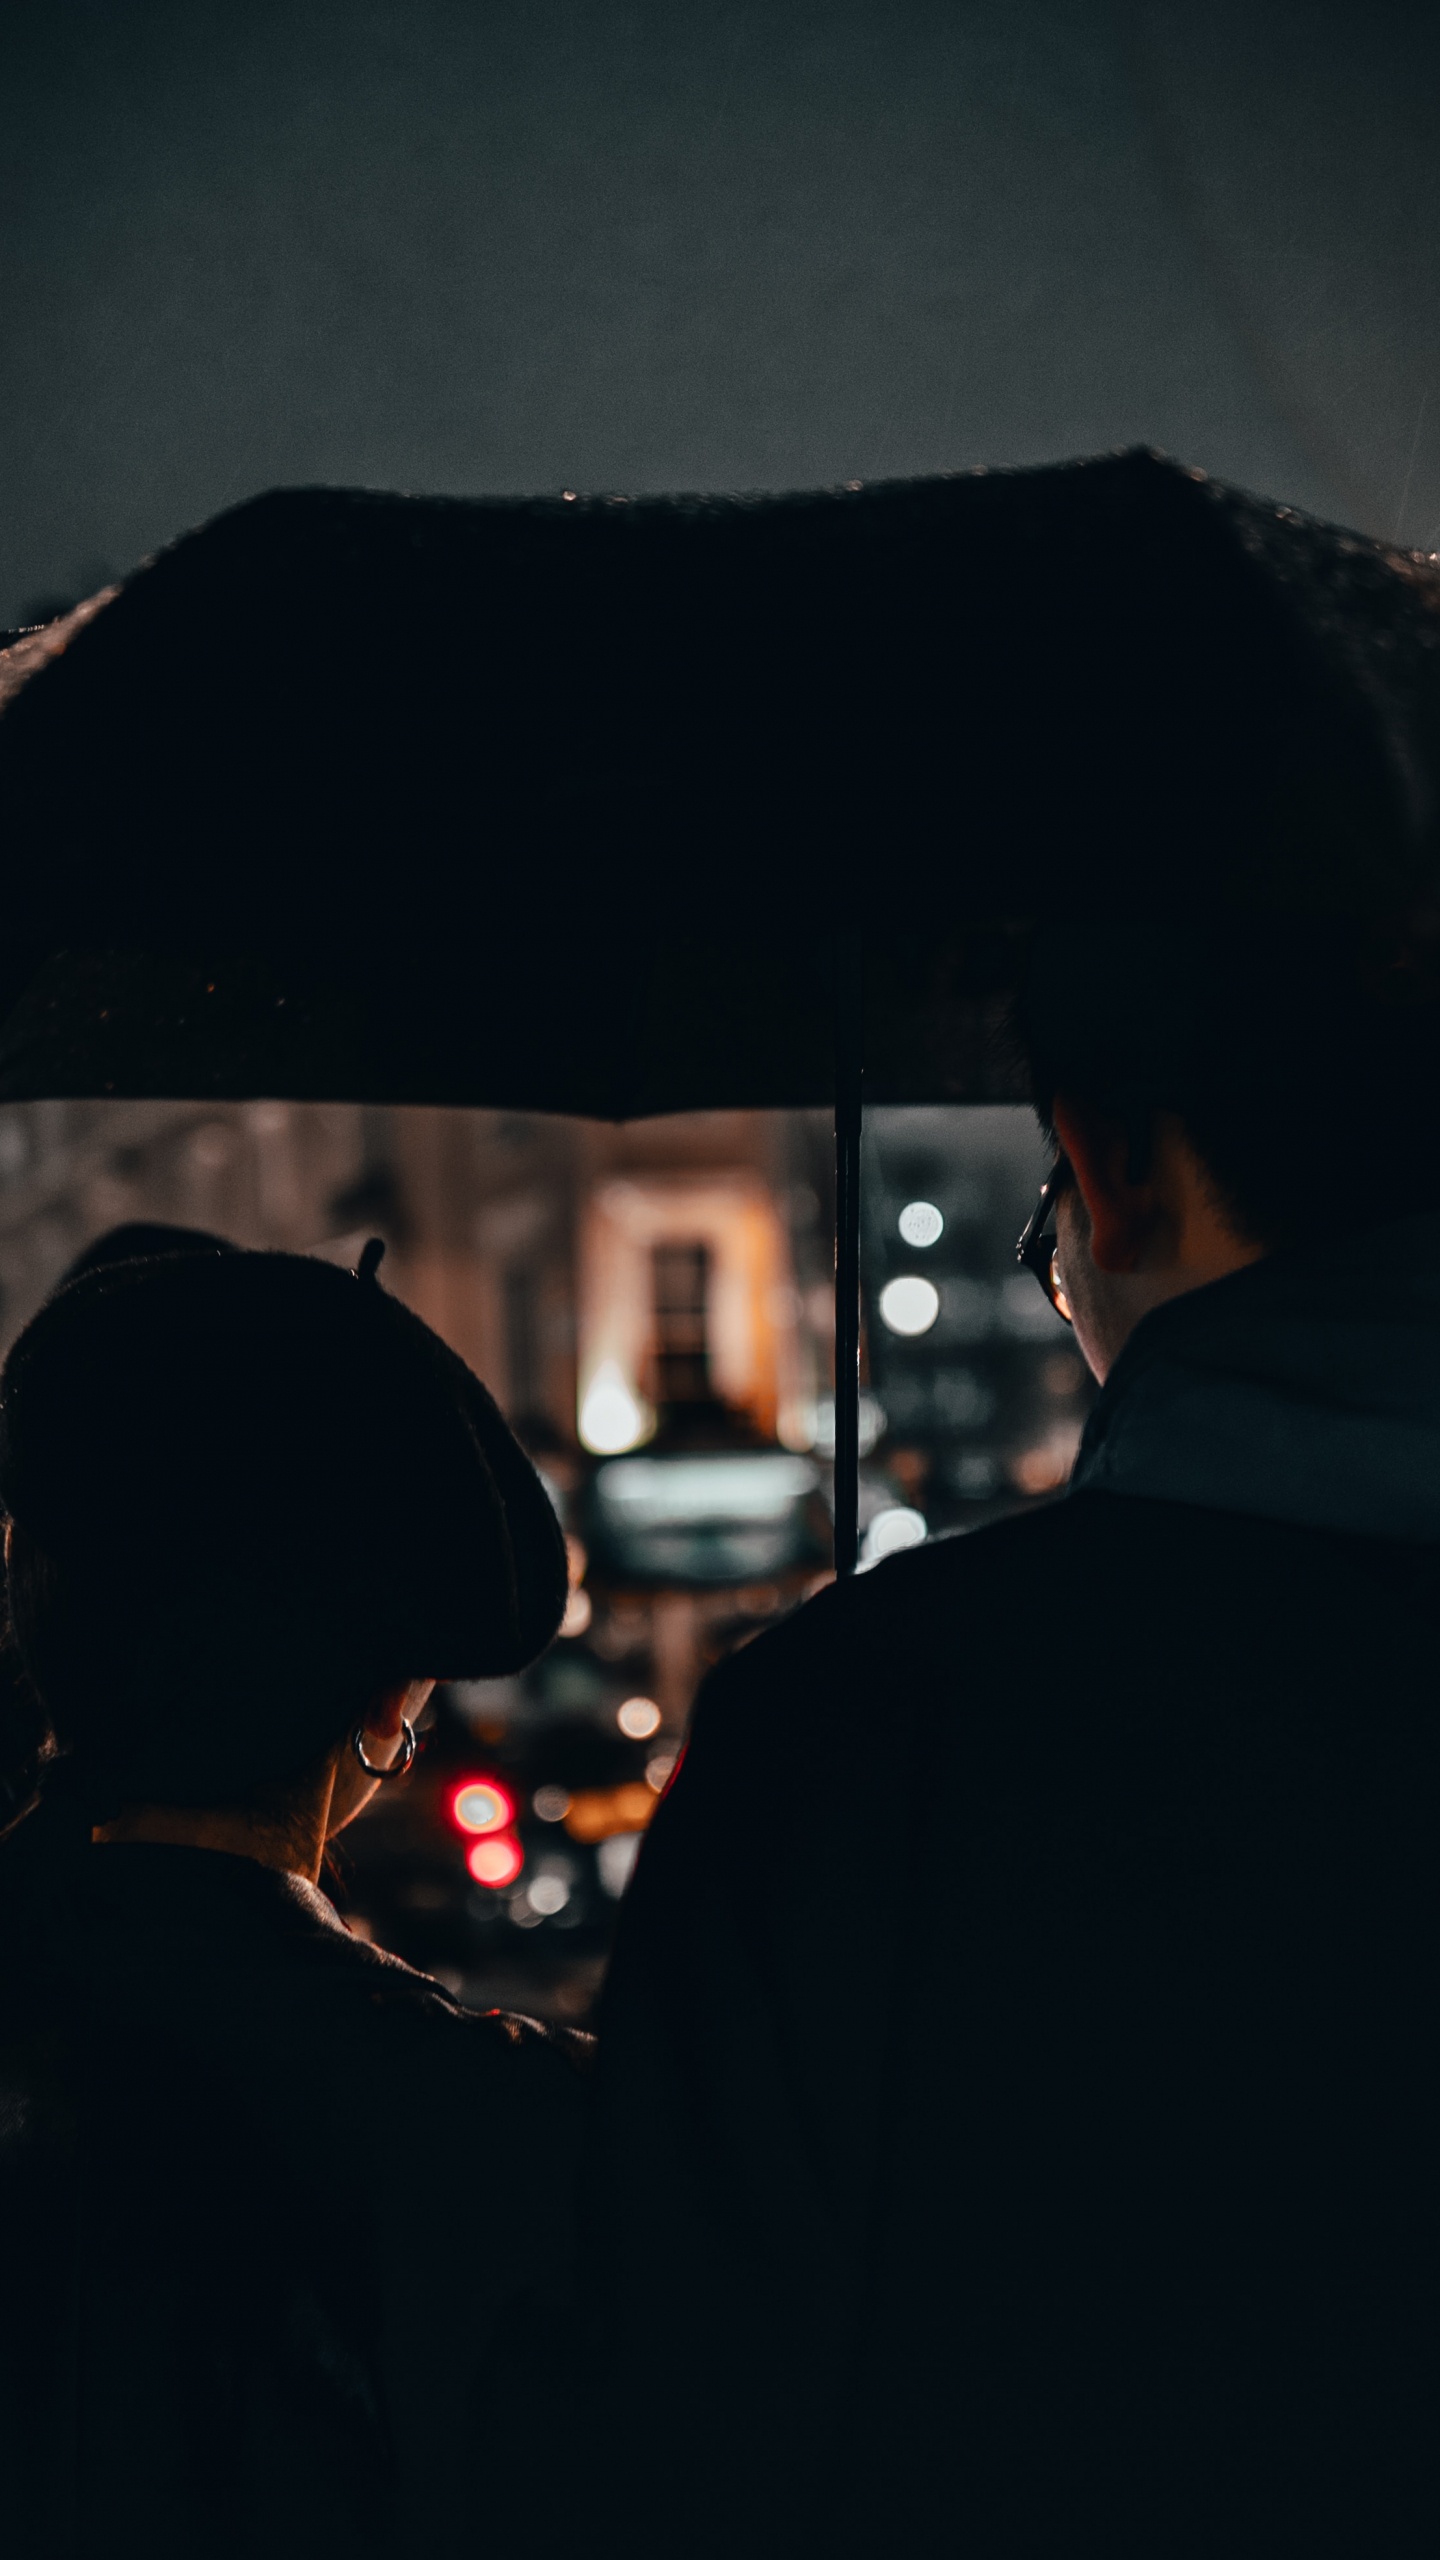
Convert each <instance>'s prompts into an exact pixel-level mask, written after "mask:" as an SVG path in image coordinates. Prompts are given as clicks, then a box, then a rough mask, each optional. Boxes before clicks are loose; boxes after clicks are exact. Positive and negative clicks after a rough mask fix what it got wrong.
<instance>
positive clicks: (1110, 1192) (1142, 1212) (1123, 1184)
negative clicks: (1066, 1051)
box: [1052, 1094, 1158, 1271]
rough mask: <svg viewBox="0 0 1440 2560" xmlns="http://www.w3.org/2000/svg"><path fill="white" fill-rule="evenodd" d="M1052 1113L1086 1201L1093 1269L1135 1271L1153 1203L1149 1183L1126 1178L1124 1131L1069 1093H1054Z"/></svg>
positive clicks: (1147, 1238) (1151, 1229)
mask: <svg viewBox="0 0 1440 2560" xmlns="http://www.w3.org/2000/svg"><path fill="white" fill-rule="evenodd" d="M1052 1117H1053V1120H1054V1124H1055V1135H1056V1137H1057V1139H1058V1140H1059V1142H1060V1146H1061V1148H1062V1150H1063V1152H1064V1154H1065V1156H1066V1158H1067V1160H1068V1162H1069V1165H1070V1169H1071V1171H1072V1173H1073V1174H1074V1176H1075V1185H1076V1188H1077V1190H1078V1191H1079V1193H1080V1197H1081V1199H1082V1200H1083V1201H1084V1203H1085V1214H1086V1217H1087V1218H1088V1220H1089V1223H1090V1259H1091V1261H1092V1262H1093V1263H1094V1265H1095V1268H1096V1270H1097V1271H1138V1270H1139V1268H1140V1265H1141V1263H1142V1262H1143V1261H1144V1259H1145V1256H1146V1252H1147V1249H1148V1247H1149V1245H1150V1243H1151V1241H1152V1239H1153V1237H1154V1233H1155V1224H1156V1216H1157V1210H1158V1202H1157V1200H1156V1195H1155V1189H1154V1185H1153V1184H1152V1183H1150V1182H1133V1181H1132V1180H1131V1178H1130V1160H1131V1157H1130V1150H1131V1139H1130V1132H1129V1130H1128V1129H1127V1128H1126V1127H1125V1125H1124V1123H1123V1122H1122V1121H1120V1120H1117V1119H1115V1118H1113V1117H1112V1116H1111V1115H1110V1114H1109V1113H1108V1112H1104V1111H1099V1110H1097V1109H1096V1108H1095V1106H1094V1104H1093V1103H1088V1102H1079V1101H1076V1100H1075V1098H1074V1097H1073V1096H1072V1095H1069V1094H1057V1095H1056V1097H1055V1104H1054V1110H1053V1113H1052Z"/></svg>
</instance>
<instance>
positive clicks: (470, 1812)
mask: <svg viewBox="0 0 1440 2560" xmlns="http://www.w3.org/2000/svg"><path fill="white" fill-rule="evenodd" d="M450 1819H451V1821H452V1822H453V1823H454V1825H455V1828H456V1830H457V1831H468V1832H471V1833H475V1834H484V1833H485V1832H487V1831H505V1830H507V1829H508V1828H509V1826H510V1824H511V1823H512V1822H513V1821H514V1819H515V1800H514V1798H513V1796H511V1795H510V1794H509V1793H508V1792H507V1790H506V1789H505V1788H504V1787H502V1786H501V1784H500V1781H499V1779H498V1778H462V1779H461V1781H460V1784H459V1786H458V1787H456V1788H455V1789H454V1790H453V1792H452V1794H451V1797H450Z"/></svg>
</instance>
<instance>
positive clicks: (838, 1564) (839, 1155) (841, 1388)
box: [835, 932, 864, 1577]
mask: <svg viewBox="0 0 1440 2560" xmlns="http://www.w3.org/2000/svg"><path fill="white" fill-rule="evenodd" d="M836 960H837V967H836V977H835V1571H836V1574H837V1575H839V1576H842V1577H843V1576H845V1575H847V1574H851V1573H853V1572H854V1570H855V1564H856V1557H857V1554H858V1549H859V1517H860V1114H861V1077H862V1073H863V1065H864V980H863V976H862V964H861V950H860V938H859V935H858V934H857V933H853V932H849V933H842V934H841V936H840V939H839V949H838V952H837V954H836Z"/></svg>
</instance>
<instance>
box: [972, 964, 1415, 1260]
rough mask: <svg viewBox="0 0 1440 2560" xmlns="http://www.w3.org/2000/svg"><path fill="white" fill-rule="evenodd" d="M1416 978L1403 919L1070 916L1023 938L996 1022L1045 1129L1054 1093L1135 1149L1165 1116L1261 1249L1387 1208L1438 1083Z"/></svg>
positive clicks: (1400, 1197) (1410, 1162) (1384, 1214)
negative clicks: (1006, 1031) (1076, 1101)
mask: <svg viewBox="0 0 1440 2560" xmlns="http://www.w3.org/2000/svg"><path fill="white" fill-rule="evenodd" d="M1434 979H1435V971H1434V968H1433V964H1432V956H1431V937H1430V936H1429V934H1428V932H1427V931H1425V930H1424V929H1423V928H1422V927H1420V926H1418V925H1415V924H1411V925H1408V926H1407V927H1406V928H1405V929H1403V930H1400V929H1397V930H1396V931H1394V932H1389V933H1386V932H1380V931H1377V930H1374V929H1366V928H1364V927H1361V926H1357V925H1354V924H1349V923H1345V922H1340V921H1335V920H1325V919H1322V920H1314V919H1311V920H1307V921H1303V922H1296V921H1294V920H1281V919H1276V918H1274V917H1258V918H1257V917H1254V916H1248V917H1242V916H1233V917H1228V918H1216V917H1214V916H1210V917H1205V918H1195V919H1191V920H1189V921H1188V922H1176V921H1173V920H1169V921H1166V922H1164V923H1163V924H1162V923H1156V922H1153V921H1146V920H1135V919H1127V920H1118V919H1114V920H1111V921H1110V922H1108V923H1102V924H1098V925H1097V924H1095V923H1092V922H1085V923H1074V924H1069V925H1067V926H1065V927H1064V928H1063V929H1062V928H1059V927H1053V928H1051V929H1049V930H1047V931H1046V932H1045V933H1043V934H1041V935H1040V936H1038V937H1037V939H1036V942H1035V945H1034V946H1033V949H1032V952H1031V956H1030V962H1029V967H1028V970H1027V974H1026V977H1025V980H1024V983H1023V985H1022V987H1021V990H1020V993H1019V995H1018V998H1017V1000H1016V1004H1015V1008H1014V1014H1013V1022H1014V1029H1015V1033H1016V1037H1017V1040H1018V1045H1019V1047H1020V1049H1021V1052H1022V1055H1023V1058H1024V1062H1025V1067H1026V1071H1027V1074H1028V1078H1029V1085H1030V1092H1031V1098H1032V1100H1033V1102H1034V1105H1035V1108H1036V1111H1037V1112H1038V1114H1039V1117H1040V1119H1041V1122H1042V1124H1043V1125H1044V1126H1046V1127H1047V1128H1050V1127H1051V1122H1052V1113H1053V1108H1054V1101H1055V1096H1056V1094H1057V1093H1060V1092H1064V1091H1067V1090H1068V1091H1069V1092H1072V1093H1074V1094H1076V1095H1078V1096H1083V1097H1084V1098H1085V1099H1086V1100H1088V1101H1090V1102H1093V1103H1095V1104H1097V1105H1098V1106H1099V1107H1101V1108H1102V1109H1105V1110H1108V1111H1109V1112H1111V1113H1112V1114H1113V1115H1114V1116H1115V1117H1116V1118H1117V1119H1118V1120H1120V1121H1121V1122H1122V1123H1124V1124H1126V1125H1127V1126H1129V1128H1130V1129H1131V1131H1132V1133H1133V1135H1134V1138H1135V1141H1136V1143H1137V1145H1138V1146H1140V1147H1141V1148H1142V1149H1143V1146H1144V1144H1145V1141H1146V1137H1147V1134H1148V1131H1149V1127H1150V1124H1151V1121H1152V1119H1153V1116H1154V1114H1155V1113H1156V1112H1158V1111H1171V1112H1173V1113H1174V1114H1175V1116H1176V1117H1177V1118H1178V1120H1179V1121H1180V1124H1181V1126H1182V1127H1183V1129H1184V1130H1185V1133H1186V1135H1187V1137H1188V1138H1189V1140H1190V1142H1191V1144H1192V1145H1193V1147H1194V1149H1195V1152H1196V1154H1197V1155H1198V1156H1199V1158H1200V1160H1201V1162H1202V1164H1203V1165H1204V1166H1205V1168H1206V1171H1207V1172H1208V1173H1209V1175H1210V1176H1211V1179H1212V1180H1213V1182H1214V1184H1215V1187H1216V1190H1217V1192H1218V1194H1219V1196H1220V1199H1221V1201H1222V1203H1223V1205H1224V1207H1225V1209H1226V1211H1227V1213H1228V1214H1229V1216H1230V1218H1231V1220H1232V1222H1233V1224H1234V1225H1235V1227H1236V1229H1237V1230H1238V1232H1239V1233H1240V1234H1242V1235H1244V1236H1246V1237H1247V1238H1249V1239H1250V1240H1251V1241H1253V1242H1255V1243H1258V1244H1261V1245H1264V1246H1265V1247H1266V1248H1267V1249H1270V1250H1274V1249H1278V1248H1283V1247H1284V1246H1287V1245H1294V1244H1299V1243H1302V1242H1304V1241H1306V1240H1307V1239H1309V1238H1311V1237H1313V1236H1316V1235H1319V1234H1322V1233H1332V1232H1337V1231H1340V1230H1342V1229H1349V1230H1354V1229H1358V1228H1361V1227H1365V1226H1373V1225H1378V1224H1381V1223H1383V1222H1384V1221H1385V1220H1386V1219H1389V1218H1395V1217H1400V1216H1403V1215H1404V1214H1405V1211H1406V1209H1407V1207H1409V1205H1410V1201H1411V1195H1412V1193H1413V1190H1414V1187H1415V1184H1416V1181H1417V1178H1418V1175H1419V1172H1420V1168H1421V1166H1422V1164H1423V1162H1424V1161H1425V1157H1426V1155H1427V1153H1428V1150H1429V1147H1430V1145H1431V1144H1432V1131H1433V1123H1434V1110H1435V1095H1436V1090H1437V1084H1440V1001H1437V989H1436V986H1435V983H1434ZM1052 1134H1053V1130H1052Z"/></svg>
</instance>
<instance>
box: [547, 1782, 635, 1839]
mask: <svg viewBox="0 0 1440 2560" xmlns="http://www.w3.org/2000/svg"><path fill="white" fill-rule="evenodd" d="M655 1804H656V1796H655V1790H654V1788H653V1787H652V1786H651V1785H650V1784H649V1782H648V1781H647V1780H646V1779H644V1778H639V1779H636V1780H634V1781H633V1782H632V1783H631V1784H630V1785H629V1786H623V1787H582V1788H581V1789H580V1791H579V1793H578V1794H576V1795H573V1796H572V1797H571V1799H570V1809H569V1811H568V1812H567V1814H566V1816H565V1828H566V1830H567V1831H568V1832H569V1834H570V1837H571V1839H572V1840H583V1841H586V1842H587V1843H588V1842H594V1841H598V1840H611V1839H613V1838H614V1837H615V1835H616V1834H617V1833H618V1832H621V1831H643V1830H644V1829H645V1826H646V1824H647V1823H648V1821H649V1819H650V1816H651V1815H652V1813H653V1812H654V1810H655Z"/></svg>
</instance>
